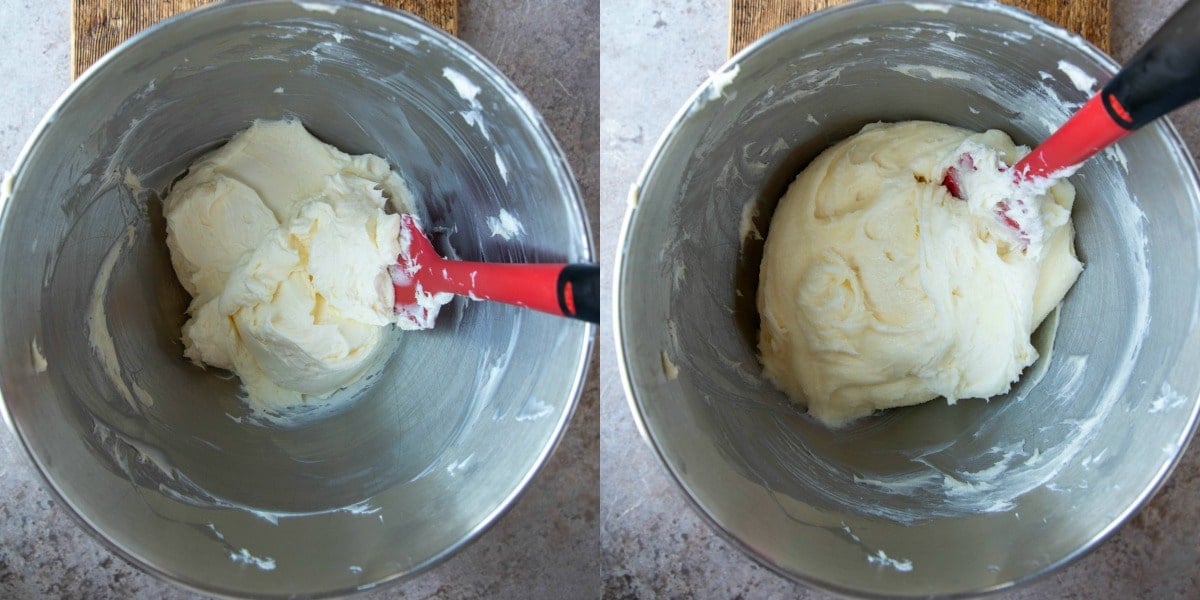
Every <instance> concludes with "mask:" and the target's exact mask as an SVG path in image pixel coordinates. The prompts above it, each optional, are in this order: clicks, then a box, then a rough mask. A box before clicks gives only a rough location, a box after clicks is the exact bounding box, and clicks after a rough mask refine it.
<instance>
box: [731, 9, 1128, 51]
mask: <svg viewBox="0 0 1200 600" xmlns="http://www.w3.org/2000/svg"><path fill="white" fill-rule="evenodd" d="M846 1H847V0H730V3H731V5H730V8H731V10H730V20H729V55H730V56H733V55H734V54H737V52H738V51H739V50H741V49H742V48H745V47H746V46H748V45H749V44H750V43H751V42H753V41H754V40H757V39H758V38H760V37H762V36H763V35H764V34H766V33H767V32H769V31H771V30H773V29H775V28H777V27H779V26H780V25H783V24H784V23H787V22H788V21H791V20H793V19H797V18H800V17H802V16H804V15H806V14H808V13H811V12H814V11H818V10H821V9H823V8H829V7H831V6H837V5H839V4H845V3H846ZM1008 4H1012V5H1014V6H1017V7H1020V8H1023V9H1025V10H1028V11H1029V12H1032V13H1035V14H1038V15H1041V16H1042V17H1043V18H1045V19H1046V20H1048V21H1051V22H1053V23H1058V24H1059V25H1062V26H1063V27H1065V28H1067V29H1068V30H1070V31H1074V32H1075V33H1078V34H1080V35H1082V36H1083V37H1085V38H1087V39H1088V41H1090V42H1092V43H1093V44H1095V45H1096V47H1098V48H1100V49H1101V50H1103V51H1105V52H1109V51H1110V50H1111V45H1112V5H1111V0H1009V1H1008Z"/></svg>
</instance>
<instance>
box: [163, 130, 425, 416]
mask: <svg viewBox="0 0 1200 600" xmlns="http://www.w3.org/2000/svg"><path fill="white" fill-rule="evenodd" d="M389 201H390V202H391V204H392V207H393V208H394V209H395V211H398V212H412V210H413V197H412V194H411V193H410V192H409V190H408V187H407V186H406V185H405V182H404V181H403V180H402V179H401V178H400V177H399V176H398V175H397V174H396V173H394V172H393V171H392V170H391V169H390V167H389V166H388V164H387V161H385V160H384V159H382V158H380V157H378V156H374V155H370V154H366V155H361V156H351V155H349V154H346V153H344V152H341V151H340V150H338V149H337V148H334V147H333V146H330V145H328V144H325V143H323V142H321V141H320V140H318V139H316V138H315V137H313V136H312V135H311V134H309V133H308V132H307V131H306V130H305V129H304V127H303V126H302V125H301V124H300V123H299V122H298V121H270V122H267V121H256V122H255V123H254V124H253V125H252V126H251V127H250V128H249V129H247V130H246V131H243V132H241V133H239V134H238V135H237V136H235V137H234V138H233V139H232V140H230V142H229V143H228V144H226V145H225V146H222V147H221V148H219V149H217V150H216V151H214V152H212V153H210V154H208V155H206V156H204V157H202V158H201V159H199V160H198V161H197V162H196V163H195V164H193V165H192V166H191V168H190V169H189V170H188V172H187V175H186V176H185V177H183V178H182V179H180V180H179V181H178V182H177V183H176V184H175V185H174V186H173V187H172V188H171V190H170V192H169V193H168V194H167V196H166V198H165V199H164V200H163V205H164V214H165V216H166V221H167V246H168V247H169V248H170V252H171V260H172V263H173V264H174V267H175V273H176V275H177V276H178V277H179V281H180V282H181V283H182V284H183V286H184V288H186V289H187V291H188V293H189V294H191V295H192V302H191V305H190V306H189V307H188V315H189V317H190V318H189V320H188V321H187V323H186V324H185V325H184V326H183V343H184V348H185V351H184V354H185V355H186V356H187V357H188V358H190V359H191V360H192V361H194V362H196V363H197V364H200V365H208V366H212V367H217V368H221V369H228V370H231V371H233V372H235V373H237V374H238V376H239V377H241V380H242V382H243V383H244V385H245V387H246V391H247V393H248V396H249V400H250V403H251V406H252V407H254V408H257V409H283V408H287V407H290V406H294V405H297V404H301V403H304V402H307V401H308V400H310V399H311V398H314V397H316V398H319V397H325V396H328V395H329V394H331V393H332V392H334V391H336V390H338V389H339V388H342V387H344V386H346V385H348V384H350V383H352V382H354V381H355V380H356V379H358V378H359V377H361V376H362V375H363V374H364V371H365V370H366V369H367V368H368V367H369V364H370V359H371V358H372V357H373V356H375V354H376V352H377V351H378V350H379V347H380V345H381V340H382V337H383V336H382V334H383V331H384V328H385V327H386V326H388V325H389V324H392V323H400V322H399V321H397V319H396V318H395V316H394V314H393V306H392V304H393V298H394V292H393V288H392V283H391V278H390V276H389V275H388V272H387V267H388V265H391V264H393V263H395V262H396V257H397V256H398V255H399V254H400V251H401V249H402V248H401V237H400V217H399V215H397V214H395V211H393V212H388V211H385V207H386V206H387V204H388V202H389Z"/></svg>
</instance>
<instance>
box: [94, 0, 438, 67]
mask: <svg viewBox="0 0 1200 600" xmlns="http://www.w3.org/2000/svg"><path fill="white" fill-rule="evenodd" d="M210 2H212V0H71V78H72V79H74V78H75V77H78V76H79V74H80V73H83V72H84V71H85V70H87V68H88V67H90V66H91V65H92V63H94V62H96V59H98V58H100V57H101V56H103V55H104V53H105V52H108V51H109V50H112V49H113V48H115V47H116V46H117V44H120V43H121V42H123V41H125V40H127V39H129V37H130V36H132V35H133V34H135V33H137V32H139V31H141V30H142V29H144V28H146V27H148V26H150V25H152V24H154V23H157V22H158V21H161V20H163V19H165V18H167V17H170V16H172V15H174V14H176V13H179V12H183V11H185V10H190V9H193V8H196V7H197V6H202V5H205V4H209V3H210ZM376 3H377V4H382V5H384V6H390V7H392V8H399V9H403V10H407V11H409V12H412V13H414V14H416V15H417V16H419V17H421V18H422V19H425V20H426V21H428V22H429V23H431V24H433V25H435V26H437V27H440V28H441V29H443V30H445V31H448V32H450V34H451V35H458V1H457V0H376Z"/></svg>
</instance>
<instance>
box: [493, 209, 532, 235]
mask: <svg viewBox="0 0 1200 600" xmlns="http://www.w3.org/2000/svg"><path fill="white" fill-rule="evenodd" d="M486 220H487V225H488V230H489V231H491V233H492V237H496V236H499V237H501V238H503V239H505V240H511V239H513V238H515V237H521V235H522V234H524V233H525V226H524V225H522V224H521V222H520V221H518V220H517V218H516V217H514V216H513V214H512V213H510V212H508V211H507V210H505V209H503V208H502V209H500V214H498V215H496V216H494V217H488V218H487V219H486Z"/></svg>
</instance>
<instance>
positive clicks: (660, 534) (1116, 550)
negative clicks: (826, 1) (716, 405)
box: [600, 0, 1200, 598]
mask: <svg viewBox="0 0 1200 600" xmlns="http://www.w3.org/2000/svg"><path fill="white" fill-rule="evenodd" d="M1112 2H1113V10H1114V12H1113V23H1114V39H1113V41H1114V44H1113V46H1114V54H1115V56H1116V58H1117V59H1118V60H1126V59H1128V58H1129V57H1131V56H1132V54H1133V51H1134V50H1135V49H1136V48H1137V47H1138V46H1139V45H1140V44H1141V43H1142V42H1143V41H1144V40H1145V39H1146V38H1147V37H1149V35H1150V33H1152V32H1153V31H1154V29H1155V27H1156V26H1157V25H1158V24H1159V23H1161V22H1162V21H1163V19H1165V18H1166V16H1167V15H1168V14H1170V13H1171V12H1172V11H1174V9H1176V8H1178V7H1179V6H1180V5H1182V4H1183V0H1112ZM728 23H729V2H728V1H727V0H692V1H688V0H662V1H660V2H654V3H648V2H641V1H639V0H604V2H603V6H602V9H601V48H602V50H601V62H602V65H603V66H602V69H601V84H600V89H601V101H600V104H601V115H602V118H601V123H600V144H601V154H602V157H603V169H602V173H601V182H600V191H601V205H600V213H601V220H600V238H601V248H602V249H601V257H602V260H603V261H605V262H604V263H603V264H604V266H603V268H604V271H603V273H604V279H603V283H602V287H603V289H602V291H601V294H602V295H603V297H604V299H605V302H604V303H602V305H603V306H605V307H606V309H607V307H608V304H609V302H610V300H609V299H610V298H611V294H612V276H613V273H612V269H611V266H612V260H613V257H614V253H615V251H616V242H617V235H618V232H619V231H620V226H621V221H622V219H623V216H624V213H625V205H626V194H627V192H628V190H629V186H630V184H631V183H632V182H633V180H634V178H635V177H636V176H637V174H638V172H639V170H640V169H641V165H642V163H643V161H644V160H645V159H646V157H647V156H648V155H649V152H650V149H651V148H652V147H653V145H654V143H655V142H656V140H657V139H658V137H659V135H660V134H661V133H662V131H663V128H664V127H665V126H666V124H667V122H668V121H669V120H670V119H671V117H672V116H673V115H674V114H675V112H676V111H677V110H678V109H679V108H680V107H681V106H683V103H684V101H685V100H686V99H687V98H688V97H689V96H690V95H691V94H692V92H693V91H694V90H695V89H696V88H697V87H698V86H699V85H700V84H701V83H702V82H703V81H704V80H705V79H706V78H707V76H708V74H709V72H710V71H715V70H716V69H717V68H718V67H719V66H720V65H721V64H722V63H723V62H724V61H725V59H726V54H725V53H726V45H727V36H728V26H729V25H728ZM1173 120H1174V121H1175V123H1176V125H1177V126H1178V127H1179V128H1180V130H1181V133H1182V134H1183V136H1184V138H1185V139H1186V140H1187V142H1188V144H1189V146H1190V148H1191V150H1192V152H1193V156H1195V153H1196V152H1197V151H1198V150H1200V109H1198V108H1197V107H1192V108H1190V109H1187V110H1185V111H1183V112H1181V113H1178V114H1177V115H1176V116H1175V117H1174V118H1173ZM601 323H602V327H603V328H606V330H605V331H603V333H602V336H601V342H600V346H601V374H600V388H601V389H600V398H601V399H600V411H601V428H600V430H601V431H600V432H601V438H602V439H603V443H602V444H601V451H600V453H601V456H600V478H601V496H600V498H601V499H600V531H601V540H602V542H601V544H602V552H603V564H604V570H605V597H607V598H652V597H662V598H675V597H694V598H796V597H800V598H824V597H826V596H825V594H823V593H820V592H816V591H812V590H809V589H807V588H805V587H803V586H799V585H794V584H792V583H789V582H788V581H786V580H784V579H782V578H780V577H778V576H776V575H774V574H773V573H771V572H769V571H767V570H766V569H764V568H762V567H760V566H758V565H757V564H755V563H754V562H753V561H751V560H750V559H749V558H746V557H745V556H743V555H742V554H741V553H740V552H739V551H738V550H736V549H735V548H733V547H731V546H729V545H728V544H726V543H725V542H724V541H723V540H722V539H721V538H720V537H719V536H717V535H716V534H714V533H713V531H712V530H711V529H710V528H709V527H708V526H707V525H706V524H705V523H704V522H702V521H701V519H700V518H699V517H698V516H697V515H696V514H695V513H693V511H692V510H691V508H690V507H689V505H688V504H687V502H685V500H684V498H683V495H682V493H681V492H680V491H679V490H677V489H676V487H675V486H674V484H672V483H671V481H670V480H669V478H668V476H667V474H666V472H665V470H664V469H663V468H662V467H661V466H660V465H659V464H658V462H657V460H656V459H655V457H654V455H653V453H652V452H651V450H650V448H649V447H648V445H647V444H646V443H645V442H644V441H643V440H642V439H641V438H640V437H639V435H638V432H637V429H636V427H635V425H634V422H633V419H632V417H631V416H630V412H629V407H628V405H627V404H626V401H625V395H624V391H623V390H622V388H621V380H620V376H619V375H618V373H617V367H616V355H615V351H614V347H613V340H612V329H611V314H607V313H606V314H605V315H603V316H602V320H601ZM1197 540H1200V443H1193V444H1192V447H1191V450H1190V451H1189V452H1188V453H1187V455H1186V456H1185V457H1184V459H1183V462H1182V464H1180V465H1179V467H1178V469H1177V470H1176V471H1175V473H1174V475H1173V476H1172V477H1171V479H1170V480H1169V481H1168V483H1167V484H1166V486H1165V487H1164V488H1163V489H1162V490H1161V491H1160V492H1159V493H1158V495H1157V496H1156V497H1155V498H1154V500H1153V501H1152V502H1151V503H1150V504H1149V505H1148V506H1146V507H1145V508H1143V509H1142V510H1141V511H1140V512H1139V513H1138V515H1137V516H1136V517H1135V518H1134V519H1133V520H1132V521H1131V522H1129V523H1128V524H1126V525H1125V526H1124V527H1122V528H1121V529H1120V531H1119V532H1118V533H1117V534H1116V535H1114V536H1113V537H1112V538H1111V539H1109V540H1108V541H1106V542H1104V543H1103V544H1102V545H1101V546H1100V547H1099V548H1098V549H1097V550H1096V551H1094V552H1092V553H1090V554H1088V555H1087V556H1086V557H1084V558H1083V559H1081V560H1079V561H1077V562H1076V563H1074V564H1072V565H1070V566H1069V567H1068V568H1066V569H1063V570H1061V571H1058V572H1056V573H1055V574H1053V575H1051V576H1048V577H1046V578H1043V579H1041V580H1039V581H1037V582H1035V583H1034V584H1032V585H1030V586H1028V587H1024V588H1021V589H1019V590H1017V591H1016V592H1013V593H1011V594H1009V595H1008V596H1007V597H1011V598H1196V597H1197V596H1198V595H1200V543H1197Z"/></svg>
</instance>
